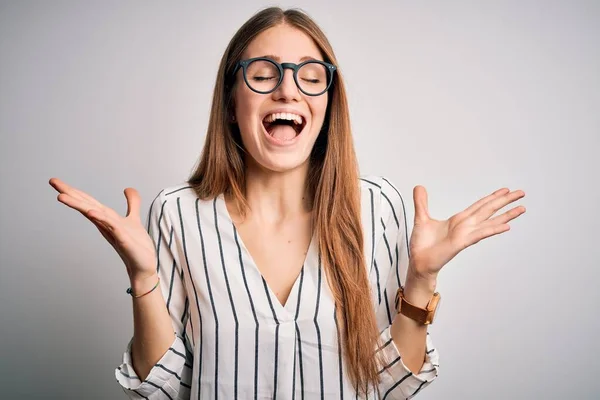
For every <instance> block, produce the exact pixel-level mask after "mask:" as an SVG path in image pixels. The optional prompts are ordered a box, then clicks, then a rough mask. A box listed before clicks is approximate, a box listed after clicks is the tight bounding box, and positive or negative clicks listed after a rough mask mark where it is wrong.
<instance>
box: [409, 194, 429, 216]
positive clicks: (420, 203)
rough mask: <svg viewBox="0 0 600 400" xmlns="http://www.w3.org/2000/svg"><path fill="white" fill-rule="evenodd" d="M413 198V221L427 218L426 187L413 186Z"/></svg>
mask: <svg viewBox="0 0 600 400" xmlns="http://www.w3.org/2000/svg"><path fill="white" fill-rule="evenodd" d="M413 200H414V204H415V221H427V220H429V218H430V216H429V206H428V198H427V189H425V187H423V186H421V185H418V186H415V187H414V189H413Z"/></svg>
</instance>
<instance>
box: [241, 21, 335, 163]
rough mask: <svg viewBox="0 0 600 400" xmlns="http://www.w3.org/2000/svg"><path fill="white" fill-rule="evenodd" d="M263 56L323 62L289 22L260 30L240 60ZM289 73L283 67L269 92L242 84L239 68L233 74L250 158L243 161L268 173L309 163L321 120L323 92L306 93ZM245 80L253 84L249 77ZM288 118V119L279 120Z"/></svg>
mask: <svg viewBox="0 0 600 400" xmlns="http://www.w3.org/2000/svg"><path fill="white" fill-rule="evenodd" d="M265 56H266V57H269V58H272V59H274V60H275V61H277V62H279V63H284V62H291V63H295V64H300V63H301V62H302V61H305V60H306V59H307V58H313V59H317V60H323V58H322V55H321V52H320V51H319V48H318V47H317V46H316V44H315V43H314V42H313V40H312V39H311V38H310V37H309V36H308V35H306V34H305V33H303V32H302V31H300V30H298V29H296V28H294V27H291V26H289V25H287V24H282V25H278V26H276V27H273V28H270V29H268V30H266V31H264V32H262V33H261V34H259V35H258V36H257V37H256V38H255V39H254V40H253V41H252V42H251V43H250V45H249V46H248V48H247V49H246V51H245V52H244V54H243V55H242V59H248V58H254V57H265ZM293 72H294V71H293V70H291V69H284V76H283V82H282V83H281V85H280V86H279V87H278V88H277V89H276V90H275V91H274V92H272V93H269V94H259V93H256V92H254V91H252V90H251V89H250V88H249V87H248V86H247V85H246V83H245V82H244V77H243V73H242V70H241V68H240V70H239V71H238V72H237V77H236V85H235V89H234V102H235V119H236V122H237V124H238V126H239V129H240V133H241V137H242V142H243V144H244V147H245V148H246V151H247V153H248V154H249V156H250V158H251V159H247V161H248V162H252V161H254V163H255V164H256V165H257V166H260V167H262V168H264V169H266V170H269V171H274V172H284V171H290V170H292V169H295V168H298V167H305V166H307V162H308V157H309V156H310V153H311V150H312V147H313V145H314V143H315V140H316V139H317V136H318V135H319V132H320V130H321V127H322V125H323V121H324V119H325V111H326V109H327V99H328V95H327V92H325V93H324V94H322V95H320V96H307V95H305V94H304V93H302V92H301V91H300V90H299V89H298V87H297V86H296V83H295V81H294V77H293ZM248 80H249V81H250V82H251V83H252V81H251V76H248ZM282 114H283V115H282ZM285 114H291V115H285ZM289 118H291V119H292V120H291V121H282V120H281V119H289ZM274 119H279V120H277V121H273V120H274Z"/></svg>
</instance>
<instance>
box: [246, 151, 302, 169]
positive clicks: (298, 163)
mask: <svg viewBox="0 0 600 400" xmlns="http://www.w3.org/2000/svg"><path fill="white" fill-rule="evenodd" d="M254 163H255V164H257V165H258V167H259V168H261V169H263V170H266V171H270V172H275V173H285V172H291V171H295V170H300V169H305V168H307V167H308V157H298V156H297V155H293V154H278V155H273V156H272V157H269V158H268V159H261V160H256V159H255V160H254Z"/></svg>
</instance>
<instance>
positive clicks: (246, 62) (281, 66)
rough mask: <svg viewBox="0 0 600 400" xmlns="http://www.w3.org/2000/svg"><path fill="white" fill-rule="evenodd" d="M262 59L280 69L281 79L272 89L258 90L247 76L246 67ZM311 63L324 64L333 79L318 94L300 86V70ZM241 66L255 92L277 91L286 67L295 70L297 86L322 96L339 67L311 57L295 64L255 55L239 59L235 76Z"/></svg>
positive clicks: (249, 86) (248, 84) (309, 94)
mask: <svg viewBox="0 0 600 400" xmlns="http://www.w3.org/2000/svg"><path fill="white" fill-rule="evenodd" d="M260 60H262V61H268V62H270V63H272V64H273V65H275V66H276V67H277V69H279V81H278V82H277V84H276V85H275V87H274V88H273V89H271V90H267V91H260V90H256V89H254V88H253V87H252V85H250V83H248V78H247V77H246V68H247V67H248V65H250V63H251V62H253V61H260ZM309 63H316V64H321V65H323V66H324V67H325V68H326V69H327V71H328V72H329V74H330V76H331V79H329V82H328V83H327V87H326V88H325V89H324V90H323V91H322V92H319V93H316V94H313V93H307V92H306V91H304V90H303V89H302V88H301V87H300V84H299V83H298V71H299V70H300V68H302V67H303V66H304V65H305V64H309ZM240 68H242V72H243V73H242V75H243V76H244V82H246V86H248V88H249V89H250V90H252V91H253V92H256V93H260V94H269V93H273V92H274V91H276V90H277V88H278V87H279V86H280V85H281V82H283V75H284V71H285V69H291V70H292V71H294V82H296V87H297V88H298V89H299V90H300V91H301V92H302V93H304V94H305V95H307V96H320V95H322V94H323V93H325V92H327V91H328V90H329V88H330V87H331V84H332V83H333V74H334V72H335V70H336V69H337V67H336V66H335V65H333V64H330V63H328V62H325V61H321V60H315V59H310V60H306V61H303V62H301V63H300V64H294V63H278V62H277V61H275V60H273V59H271V58H269V57H254V58H248V59H247V60H241V61H238V62H237V64H236V65H235V68H234V70H233V76H234V77H235V74H237V72H238V70H239V69H240Z"/></svg>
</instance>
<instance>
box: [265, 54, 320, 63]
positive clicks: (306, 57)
mask: <svg viewBox="0 0 600 400" xmlns="http://www.w3.org/2000/svg"><path fill="white" fill-rule="evenodd" d="M260 57H267V58H272V59H273V60H275V61H277V62H278V63H280V62H281V57H279V56H276V55H273V54H265V55H262V56H260ZM306 60H317V61H321V60H319V59H317V58H314V57H311V56H304V57H302V58H300V62H303V61H306Z"/></svg>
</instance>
